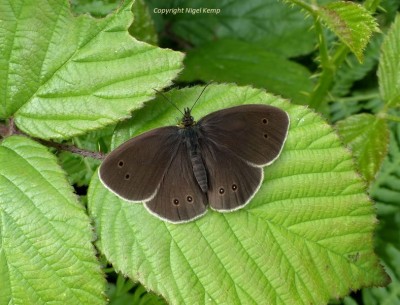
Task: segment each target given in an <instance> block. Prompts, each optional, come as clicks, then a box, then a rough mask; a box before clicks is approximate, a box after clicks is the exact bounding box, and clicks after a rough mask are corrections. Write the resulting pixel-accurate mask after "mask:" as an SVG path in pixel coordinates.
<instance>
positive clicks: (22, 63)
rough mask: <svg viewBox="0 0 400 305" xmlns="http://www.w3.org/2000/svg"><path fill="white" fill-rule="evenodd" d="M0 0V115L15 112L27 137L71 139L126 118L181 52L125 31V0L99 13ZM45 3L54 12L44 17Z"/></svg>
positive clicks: (175, 67)
mask: <svg viewBox="0 0 400 305" xmlns="http://www.w3.org/2000/svg"><path fill="white" fill-rule="evenodd" d="M2 1H3V2H5V4H4V5H2V15H3V17H2V19H5V20H7V22H2V23H3V24H4V25H3V27H2V28H1V30H0V31H1V32H0V33H1V35H0V39H1V40H0V44H1V45H2V48H3V54H4V55H3V56H2V60H1V61H0V69H1V71H5V72H8V73H1V74H0V90H1V91H2V92H4V93H3V96H4V99H3V100H2V106H3V107H2V108H0V118H7V117H9V116H11V115H13V116H14V117H15V122H16V124H17V127H18V128H20V129H21V130H23V131H24V132H26V133H28V134H30V135H32V136H35V137H40V138H45V139H48V138H70V137H72V136H75V135H79V134H83V133H85V132H87V131H89V130H94V129H98V128H101V127H103V126H105V125H108V124H111V123H115V122H117V121H119V120H121V119H123V118H127V117H129V114H130V112H131V111H132V110H133V109H135V108H138V107H140V106H141V105H142V103H143V102H144V101H146V100H148V99H150V98H151V97H152V96H154V91H153V89H154V88H155V89H160V88H162V87H164V86H167V85H169V84H170V82H171V79H172V78H174V77H175V76H176V74H177V73H178V72H179V70H180V69H181V61H180V60H181V59H182V54H180V53H178V52H173V51H171V50H162V49H159V48H157V47H154V46H151V45H148V44H145V43H142V42H139V41H136V40H134V39H133V38H132V37H130V36H129V34H128V32H127V28H128V26H129V24H130V22H131V21H132V13H131V5H130V4H131V3H130V2H128V1H127V2H125V3H124V5H123V6H121V7H120V8H119V10H118V11H116V12H115V13H114V14H111V15H109V16H108V17H106V18H104V19H100V20H95V19H92V18H89V17H88V16H80V17H78V18H75V17H73V16H72V15H71V13H70V12H69V10H68V6H67V2H66V1H56V2H47V1H44V0H42V1H39V2H38V1H28V2H27V3H25V1H14V2H13V6H15V7H17V8H18V10H20V13H19V14H14V12H13V9H15V8H13V7H12V6H11V5H10V4H8V5H7V2H6V1H5V0H2ZM42 2H43V3H42ZM45 9H48V10H50V11H54V12H57V14H55V13H54V14H55V15H56V17H57V18H50V17H48V19H45V18H44V16H43V14H42V11H43V10H45ZM25 15H30V16H32V17H31V18H25ZM15 24H18V27H16V29H15V30H13V29H14V26H15ZM30 28H35V29H36V30H35V31H27V30H26V29H30ZM14 31H16V33H15V34H14V36H13V35H10V34H9V33H14ZM54 32H56V33H58V32H59V33H62V34H60V35H54ZM11 38H13V39H11ZM31 41H34V43H30V42H31ZM27 43H29V45H30V47H29V49H28V48H25V47H24V46H25V45H26V44H27ZM13 62H18V65H14V64H11V63H13ZM32 63H35V64H32ZM21 70H23V71H24V73H20V71H21ZM105 76H107V77H105ZM18 84H24V85H23V86H18ZM14 87H18V90H16V89H14Z"/></svg>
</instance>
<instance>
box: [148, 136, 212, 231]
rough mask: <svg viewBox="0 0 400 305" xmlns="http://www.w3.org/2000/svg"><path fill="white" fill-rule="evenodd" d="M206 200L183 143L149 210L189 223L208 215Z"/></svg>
mask: <svg viewBox="0 0 400 305" xmlns="http://www.w3.org/2000/svg"><path fill="white" fill-rule="evenodd" d="M206 204H207V197H206V194H205V193H203V192H202V191H201V189H200V186H199V185H198V183H197V181H196V178H195V176H194V173H193V167H192V163H191V161H190V158H189V154H188V152H187V148H186V146H185V144H184V143H181V144H180V145H179V148H178V151H177V153H176V155H175V157H174V158H173V160H172V162H171V164H170V166H169V168H168V170H167V171H166V173H165V176H164V177H163V179H162V182H161V184H160V187H159V189H158V191H157V193H156V195H155V196H154V198H152V199H151V200H150V201H148V202H146V203H145V205H146V207H147V208H148V209H149V210H150V212H151V213H153V214H156V215H157V216H158V217H161V218H162V219H166V220H168V221H171V222H175V223H177V222H186V221H189V220H192V219H195V218H198V217H200V216H201V215H203V214H204V213H205V212H206V211H207V206H206Z"/></svg>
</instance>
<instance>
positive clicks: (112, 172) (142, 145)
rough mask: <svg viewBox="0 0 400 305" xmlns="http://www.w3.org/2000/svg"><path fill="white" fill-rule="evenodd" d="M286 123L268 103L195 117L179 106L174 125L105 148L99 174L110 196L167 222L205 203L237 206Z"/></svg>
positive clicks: (257, 180)
mask: <svg viewBox="0 0 400 305" xmlns="http://www.w3.org/2000/svg"><path fill="white" fill-rule="evenodd" d="M288 127H289V117H288V115H287V113H286V112H285V111H283V110H281V109H279V108H276V107H273V106H267V105H242V106H236V107H232V108H227V109H223V110H219V111H216V112H213V113H210V114H209V115H207V116H205V117H203V118H202V119H201V120H199V121H198V122H195V121H194V119H193V117H192V116H191V113H190V110H189V109H185V113H184V116H183V118H182V120H181V122H180V124H179V125H178V126H168V127H161V128H157V129H154V130H151V131H149V132H145V133H143V134H141V135H139V136H137V137H135V138H133V139H131V140H129V141H127V142H125V143H124V144H122V145H121V146H120V147H118V148H117V149H116V150H114V151H113V152H111V153H110V154H109V155H108V156H107V158H106V159H105V160H104V162H103V164H102V165H101V167H100V171H99V176H100V179H101V181H102V182H103V184H104V185H105V186H106V187H107V188H109V189H110V190H111V191H112V192H114V193H115V194H117V195H118V196H120V197H122V198H124V199H126V200H130V201H135V202H144V203H145V206H146V208H147V209H148V210H149V211H150V212H151V213H152V214H154V215H156V216H157V217H159V218H162V219H163V220H167V221H169V222H173V223H179V222H186V221H190V220H193V219H196V218H198V217H200V216H202V215H203V214H205V213H206V212H207V205H210V207H211V208H212V209H213V210H216V211H220V212H228V211H233V210H237V209H240V208H242V207H244V206H245V205H246V204H247V203H248V202H249V201H250V200H251V198H252V197H253V196H254V194H255V193H256V192H257V190H258V189H259V187H260V185H261V183H262V180H263V170H262V167H263V166H266V165H268V164H270V163H272V162H273V161H274V160H275V159H276V158H277V157H278V156H279V154H280V152H281V150H282V147H283V145H284V142H285V140H286V135H287V131H288Z"/></svg>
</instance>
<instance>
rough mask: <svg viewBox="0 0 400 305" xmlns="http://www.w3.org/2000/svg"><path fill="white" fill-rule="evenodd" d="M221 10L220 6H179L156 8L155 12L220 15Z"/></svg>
mask: <svg viewBox="0 0 400 305" xmlns="http://www.w3.org/2000/svg"><path fill="white" fill-rule="evenodd" d="M220 12H221V9H219V8H207V7H201V8H193V7H177V8H157V7H156V8H154V9H153V13H154V14H164V15H168V14H173V15H176V14H192V15H196V14H215V15H218V14H219V13H220Z"/></svg>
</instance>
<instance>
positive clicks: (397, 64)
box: [378, 15, 400, 106]
mask: <svg viewBox="0 0 400 305" xmlns="http://www.w3.org/2000/svg"><path fill="white" fill-rule="evenodd" d="M399 53H400V17H399V15H398V16H397V17H396V20H395V22H394V23H393V24H392V26H391V28H390V30H389V31H388V33H387V36H386V38H385V40H384V41H383V44H382V53H381V58H380V61H379V68H378V77H379V87H380V91H381V95H382V98H383V100H384V101H385V102H386V103H387V104H388V105H390V106H399V105H400V58H399Z"/></svg>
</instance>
